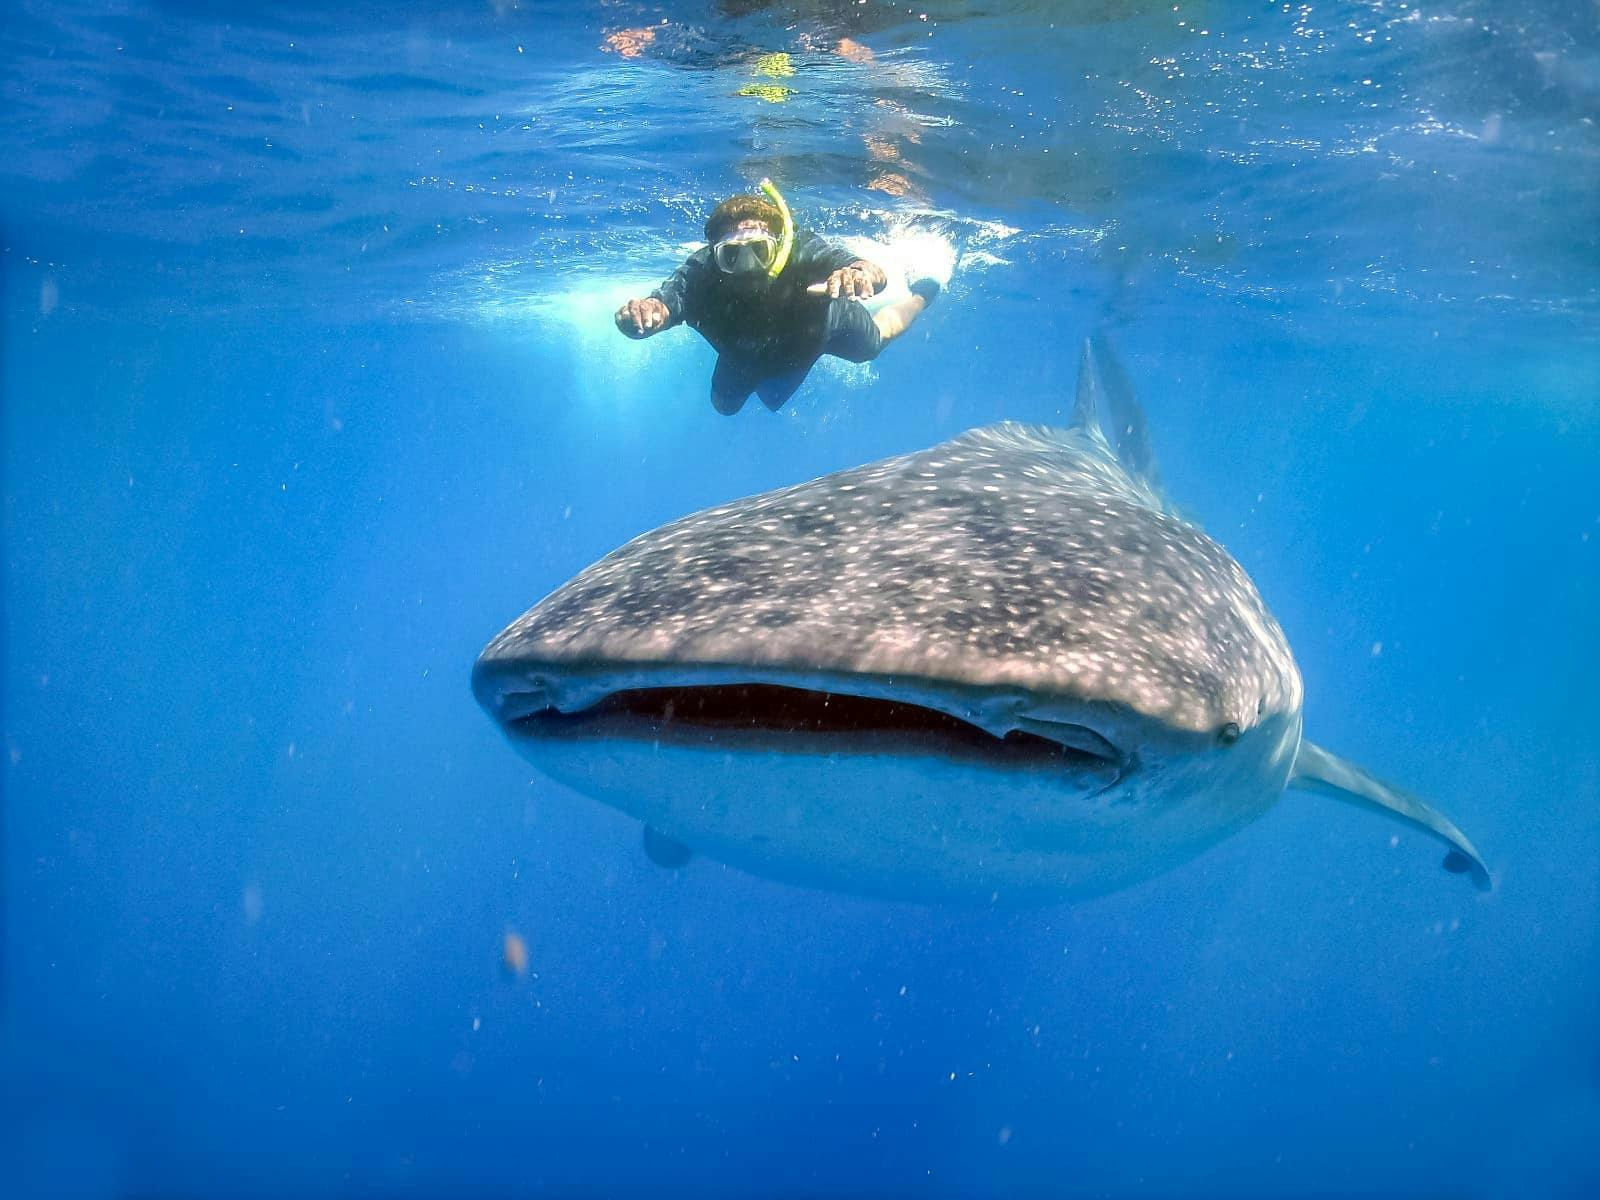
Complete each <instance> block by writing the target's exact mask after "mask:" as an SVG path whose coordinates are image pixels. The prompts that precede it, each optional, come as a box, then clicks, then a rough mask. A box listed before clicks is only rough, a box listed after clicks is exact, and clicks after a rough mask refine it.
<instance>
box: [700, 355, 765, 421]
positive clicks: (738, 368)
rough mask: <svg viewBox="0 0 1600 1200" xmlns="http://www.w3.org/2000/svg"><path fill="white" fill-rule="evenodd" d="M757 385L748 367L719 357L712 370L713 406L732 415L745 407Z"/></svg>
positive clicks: (723, 413)
mask: <svg viewBox="0 0 1600 1200" xmlns="http://www.w3.org/2000/svg"><path fill="white" fill-rule="evenodd" d="M755 386H756V380H755V378H754V377H753V376H752V375H751V374H750V371H749V370H748V369H747V368H745V367H743V366H742V365H739V364H736V363H733V362H731V361H729V360H728V359H726V358H721V357H719V358H718V359H717V366H716V369H715V370H713V371H712V372H711V406H712V407H713V408H715V409H716V410H717V411H718V412H719V413H721V414H722V415H723V416H725V417H731V416H733V414H734V413H736V412H738V411H739V410H740V409H741V408H743V407H744V402H745V401H746V400H748V399H750V393H751V391H752V390H753V389H754V388H755Z"/></svg>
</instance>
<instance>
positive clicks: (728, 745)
mask: <svg viewBox="0 0 1600 1200" xmlns="http://www.w3.org/2000/svg"><path fill="white" fill-rule="evenodd" d="M506 728H507V731H508V732H509V733H512V734H513V735H514V736H518V737H523V738H538V739H577V738H612V739H618V738H621V739H644V740H649V741H652V742H656V743H662V744H668V743H670V744H675V745H689V746H701V747H706V748H720V749H727V750H736V749H740V750H743V749H757V750H781V751H783V752H786V753H822V754H851V753H871V754H897V755H908V756H909V755H920V756H924V757H938V758H945V759H952V760H962V761H974V760H977V761H982V762H984V763H986V764H989V765H992V766H995V767H1000V768H1005V769H1047V770H1056V771H1061V770H1066V771H1071V772H1074V773H1081V772H1085V771H1088V772H1093V773H1096V774H1103V775H1105V776H1106V782H1107V783H1110V782H1113V781H1114V780H1115V779H1117V778H1118V777H1120V775H1121V774H1122V773H1123V772H1124V770H1125V769H1126V768H1127V767H1128V765H1129V763H1128V760H1127V757H1126V756H1125V755H1123V754H1122V753H1120V752H1119V751H1118V750H1117V748H1116V747H1115V746H1113V745H1112V744H1111V743H1110V742H1107V741H1106V740H1105V739H1104V738H1102V737H1101V736H1100V735H1099V734H1098V733H1096V732H1095V731H1093V730H1091V729H1088V728H1086V727H1084V726H1081V725H1068V724H1059V723H1052V724H1051V725H1050V727H1049V729H1050V736H1041V734H1039V733H1034V732H1029V731H1027V730H1023V729H1015V728H1013V729H1007V730H1004V731H993V732H991V731H990V730H987V729H984V728H982V727H981V726H979V725H976V724H974V723H972V722H970V721H965V720H962V719H961V718H960V717H957V716H954V715H952V714H950V713H948V712H944V711H941V710H939V709H935V708H930V707H928V706H925V705H922V704H917V703H913V702H909V701H905V700H896V699H888V698H883V697H877V696H864V695H855V694H851V693H847V692H840V691H833V690H822V689H816V688H803V687H789V686H784V685H779V684H771V683H722V684H712V685H692V686H677V687H636V688H626V689H622V690H618V691H614V692H610V693H607V694H605V695H604V696H602V697H601V698H599V699H598V700H596V701H595V702H594V703H591V704H589V705H587V706H586V707H583V708H579V709H577V710H575V711H563V710H560V709H557V708H555V707H544V708H539V709H536V710H535V711H531V712H527V713H525V715H521V716H517V717H515V718H513V719H511V720H508V721H507V722H506Z"/></svg>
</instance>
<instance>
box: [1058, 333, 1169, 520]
mask: <svg viewBox="0 0 1600 1200" xmlns="http://www.w3.org/2000/svg"><path fill="white" fill-rule="evenodd" d="M1072 423H1073V424H1074V425H1076V426H1079V427H1080V428H1082V429H1083V430H1084V431H1085V432H1086V433H1088V434H1089V435H1090V436H1091V437H1098V438H1099V439H1100V440H1101V441H1103V442H1104V443H1105V444H1106V448H1107V449H1108V450H1110V451H1111V453H1112V454H1114V455H1115V456H1116V459H1117V461H1118V462H1119V463H1121V464H1122V467H1123V469H1124V470H1125V471H1127V472H1128V474H1130V475H1132V476H1133V477H1134V478H1135V479H1138V480H1140V481H1141V482H1143V483H1145V484H1146V485H1147V486H1148V487H1149V488H1150V490H1151V491H1152V492H1154V493H1156V494H1157V495H1159V494H1160V492H1161V479H1160V473H1159V472H1158V471H1157V469H1156V459H1155V453H1154V451H1152V450H1151V448H1150V433H1149V430H1148V429H1147V428H1146V426H1145V420H1144V409H1142V408H1141V407H1139V401H1138V399H1137V398H1136V397H1135V396H1134V394H1133V384H1132V382H1131V381H1130V380H1129V379H1128V373H1127V372H1126V371H1125V370H1123V368H1122V363H1121V361H1120V360H1119V359H1118V358H1117V356H1116V354H1115V352H1114V351H1113V350H1112V349H1111V343H1110V342H1108V341H1106V339H1105V337H1104V336H1103V335H1101V334H1098V333H1096V334H1090V335H1089V336H1088V337H1086V338H1084V339H1083V353H1082V354H1081V355H1080V356H1079V359H1078V391H1077V395H1076V397H1075V398H1074V400H1073V405H1072Z"/></svg>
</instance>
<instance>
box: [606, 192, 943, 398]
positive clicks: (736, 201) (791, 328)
mask: <svg viewBox="0 0 1600 1200" xmlns="http://www.w3.org/2000/svg"><path fill="white" fill-rule="evenodd" d="M761 190H762V191H763V192H764V193H765V196H748V195H746V196H734V197H732V198H731V199H728V200H724V201H723V202H722V203H721V204H719V205H717V207H716V210H715V211H714V212H712V214H711V216H710V217H709V218H708V219H707V220H706V241H707V242H708V243H709V244H708V245H707V246H705V247H704V248H703V249H700V250H697V251H696V252H695V253H694V254H692V255H690V256H689V258H688V259H687V260H686V261H685V262H684V264H683V265H682V266H681V267H679V268H678V269H677V270H676V271H674V272H673V273H672V277H671V278H670V279H668V280H667V281H666V282H664V283H663V284H662V285H661V286H660V287H658V288H656V290H655V291H653V292H651V293H650V294H649V295H648V296H646V297H645V298H644V299H642V300H629V301H628V302H627V303H626V304H624V305H623V306H622V307H621V308H619V309H618V310H617V313H616V322H617V328H618V329H620V330H621V331H622V332H623V333H625V334H627V335H628V336H629V337H631V338H647V337H652V336H654V335H655V334H658V333H660V332H661V331H662V330H664V329H671V328H672V327H673V326H674V325H680V324H686V325H689V326H691V327H692V328H694V329H696V330H698V331H699V333H700V336H701V337H703V338H705V339H706V341H708V342H710V343H711V345H712V346H713V347H714V348H715V349H716V351H717V366H716V370H714V371H713V372H712V374H711V403H712V405H713V406H715V408H716V410H717V411H718V412H720V413H722V414H724V415H726V416H732V415H733V414H734V413H736V412H738V411H739V410H740V409H741V408H743V407H744V404H745V401H746V400H748V399H749V398H750V393H751V392H755V394H756V395H758V396H760V397H761V402H762V403H763V404H765V405H766V406H767V407H768V408H769V409H771V410H772V411H773V412H777V411H778V409H780V408H782V407H783V405H784V404H785V403H786V402H787V401H788V399H789V397H791V396H793V395H794V393H795V391H796V389H798V388H799V386H800V384H801V383H802V382H804V380H805V377H806V375H807V373H808V372H809V371H810V370H811V368H812V366H813V365H814V364H815V363H816V361H817V359H819V358H820V357H822V355H824V354H832V355H834V356H836V357H838V358H843V359H848V360H849V361H850V362H870V361H871V360H873V359H875V358H877V357H878V354H879V353H880V352H881V351H882V350H883V348H884V346H885V345H887V344H888V343H889V342H891V341H893V340H894V339H895V338H897V337H899V336H900V335H901V334H902V333H904V332H905V331H906V330H907V329H908V328H909V327H910V325H911V323H912V321H914V320H916V318H917V314H919V313H920V312H921V311H922V310H923V309H924V308H926V307H927V306H928V305H929V304H931V303H932V302H933V299H934V297H936V296H937V295H938V294H939V288H940V283H939V281H938V280H937V279H935V278H932V277H918V278H915V279H912V280H910V281H909V282H908V285H907V287H908V290H909V291H910V293H911V294H910V295H909V296H906V297H904V298H903V299H900V300H897V301H894V302H893V303H890V304H887V305H885V306H883V307H882V308H880V309H879V310H878V311H877V312H875V313H874V312H869V311H868V310H867V308H866V307H865V306H864V305H862V304H859V303H857V302H856V301H855V300H854V299H853V297H860V298H861V299H866V298H867V297H869V296H873V295H875V294H876V293H877V292H878V291H879V289H881V288H883V287H884V286H885V285H887V283H888V276H887V275H886V274H885V272H884V270H883V268H882V267H880V266H878V265H877V264H876V263H871V262H868V261H867V260H866V259H863V258H857V257H856V256H855V255H854V254H852V253H851V252H850V251H849V250H848V249H846V248H845V247H843V246H841V245H839V244H838V243H837V242H834V241H830V240H829V239H827V238H824V237H820V236H818V235H817V234H814V233H811V232H809V231H807V230H804V229H800V230H797V229H795V228H794V221H793V219H792V218H791V217H790V215H789V209H788V206H787V205H785V204H784V202H783V197H782V196H781V195H779V194H778V189H777V188H775V187H773V186H772V184H771V182H770V181H768V180H762V181H761Z"/></svg>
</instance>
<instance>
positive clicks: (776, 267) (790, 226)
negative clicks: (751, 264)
mask: <svg viewBox="0 0 1600 1200" xmlns="http://www.w3.org/2000/svg"><path fill="white" fill-rule="evenodd" d="M761 190H762V192H764V193H765V194H766V197H767V199H768V200H771V201H772V202H773V203H774V204H776V205H777V206H778V212H779V213H780V214H782V216H783V236H782V237H781V238H779V239H778V253H777V254H776V255H775V256H774V257H773V260H772V265H771V266H770V267H768V268H767V275H768V276H769V277H771V278H773V279H776V278H777V277H778V276H779V275H781V274H783V269H784V267H786V266H788V265H789V251H791V250H793V249H794V218H793V217H792V216H790V215H789V206H788V205H787V204H785V203H784V202H783V193H782V192H780V191H779V190H778V187H777V185H776V184H775V183H773V182H772V180H770V179H763V180H762V181H761Z"/></svg>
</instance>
